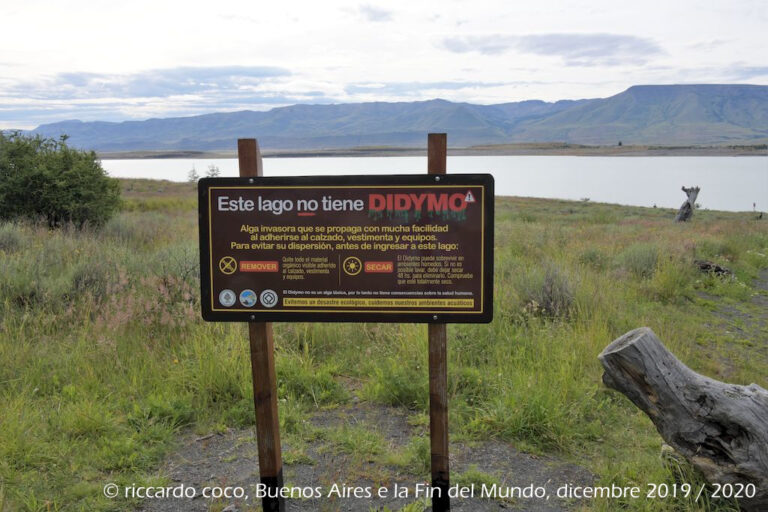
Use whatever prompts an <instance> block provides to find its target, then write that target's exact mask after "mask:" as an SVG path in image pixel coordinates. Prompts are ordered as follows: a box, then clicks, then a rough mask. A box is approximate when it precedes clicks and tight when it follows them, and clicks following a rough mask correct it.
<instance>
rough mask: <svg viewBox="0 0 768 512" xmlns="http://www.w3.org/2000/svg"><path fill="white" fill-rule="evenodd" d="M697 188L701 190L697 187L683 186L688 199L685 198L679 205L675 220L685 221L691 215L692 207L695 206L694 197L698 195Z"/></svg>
mask: <svg viewBox="0 0 768 512" xmlns="http://www.w3.org/2000/svg"><path fill="white" fill-rule="evenodd" d="M699 190H701V189H700V188H699V187H691V188H685V187H683V192H685V193H686V195H687V196H688V199H686V200H685V202H684V203H683V205H682V206H681V207H680V210H679V211H678V212H677V216H675V222H686V221H687V220H688V219H690V218H691V217H692V216H693V209H694V208H695V207H696V198H697V197H698V196H699Z"/></svg>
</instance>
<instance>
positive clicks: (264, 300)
mask: <svg viewBox="0 0 768 512" xmlns="http://www.w3.org/2000/svg"><path fill="white" fill-rule="evenodd" d="M259 300H261V305H262V306H264V307H265V308H273V307H275V306H276V305H277V293H275V291H274V290H264V291H263V292H261V296H260V297H259Z"/></svg>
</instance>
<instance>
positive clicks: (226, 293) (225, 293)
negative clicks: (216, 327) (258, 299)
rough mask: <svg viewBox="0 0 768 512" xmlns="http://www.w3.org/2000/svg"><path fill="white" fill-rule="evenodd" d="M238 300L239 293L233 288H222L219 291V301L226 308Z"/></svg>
mask: <svg viewBox="0 0 768 512" xmlns="http://www.w3.org/2000/svg"><path fill="white" fill-rule="evenodd" d="M236 300H237V295H235V292H233V291H232V290H221V293H219V303H220V304H221V305H222V306H224V307H225V308H228V307H230V306H234V304H235V301H236Z"/></svg>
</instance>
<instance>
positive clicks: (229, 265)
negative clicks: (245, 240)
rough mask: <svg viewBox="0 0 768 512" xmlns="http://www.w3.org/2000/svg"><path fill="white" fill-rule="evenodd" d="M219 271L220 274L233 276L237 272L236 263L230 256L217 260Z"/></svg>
mask: <svg viewBox="0 0 768 512" xmlns="http://www.w3.org/2000/svg"><path fill="white" fill-rule="evenodd" d="M219 270H221V273H222V274H227V275H229V274H234V273H235V270H237V261H235V258H233V257H232V256H224V257H223V258H221V259H220V260H219Z"/></svg>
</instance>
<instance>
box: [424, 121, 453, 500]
mask: <svg viewBox="0 0 768 512" xmlns="http://www.w3.org/2000/svg"><path fill="white" fill-rule="evenodd" d="M446 157H447V136H446V134H445V133H430V134H429V135H428V136H427V172H428V173H429V174H430V175H435V180H439V179H440V176H441V175H443V174H445V172H446ZM428 329H429V438H430V442H431V454H432V457H431V463H432V488H433V493H432V510H433V511H434V512H442V511H444V510H450V509H451V503H450V500H449V498H448V488H449V483H448V482H449V471H448V357H447V356H448V354H447V347H446V344H447V343H446V342H447V336H446V329H445V324H429V326H428Z"/></svg>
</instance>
